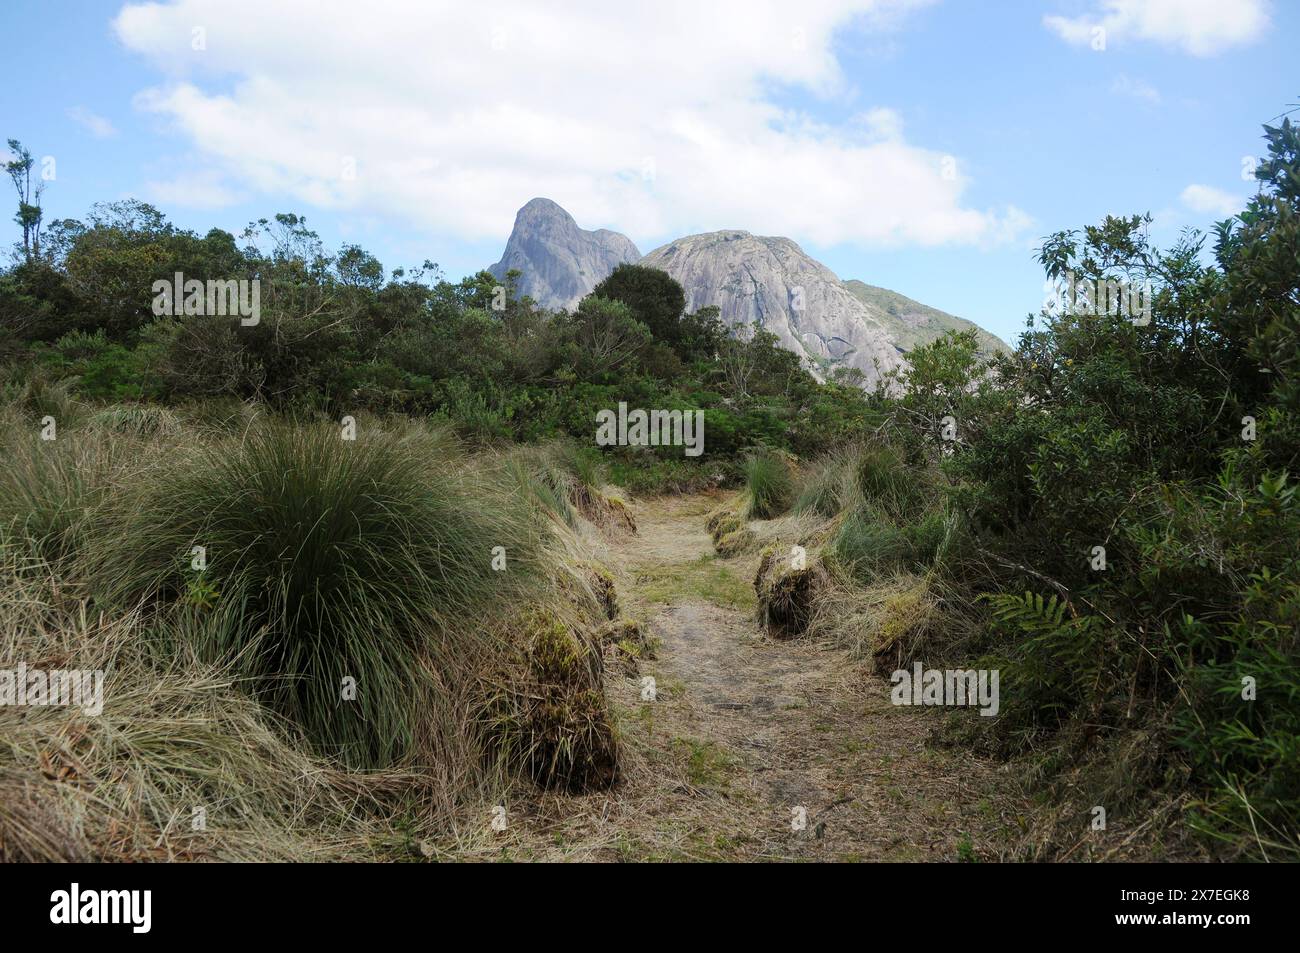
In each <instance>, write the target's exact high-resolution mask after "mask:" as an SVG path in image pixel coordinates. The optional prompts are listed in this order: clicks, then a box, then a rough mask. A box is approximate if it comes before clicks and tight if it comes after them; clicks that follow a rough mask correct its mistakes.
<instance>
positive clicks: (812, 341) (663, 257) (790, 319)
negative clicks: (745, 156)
mask: <svg viewBox="0 0 1300 953" xmlns="http://www.w3.org/2000/svg"><path fill="white" fill-rule="evenodd" d="M641 264H643V265H649V266H651V267H654V268H661V269H663V270H664V271H666V272H668V274H670V275H672V276H673V277H674V278H676V279H677V280H678V281H679V282H680V283H681V285H682V287H683V288H684V289H685V290H686V305H687V309H688V310H691V311H694V310H696V309H698V308H702V307H705V306H706V305H716V306H717V307H718V308H719V309H720V310H721V312H722V319H723V320H724V321H725V322H726V323H727V324H728V325H732V326H736V325H741V326H749V325H752V324H754V323H755V322H757V323H758V324H760V325H762V326H763V328H764V329H765V330H767V331H771V332H772V333H773V334H775V335H776V336H777V337H778V338H779V339H780V341H781V343H782V345H784V346H785V347H787V348H789V349H790V350H792V351H794V352H795V353H796V354H800V355H802V356H803V357H804V358H805V359H806V362H807V365H808V367H809V369H810V370H812V371H814V372H815V373H817V374H818V376H823V377H824V376H825V375H826V374H827V373H829V372H830V371H831V370H832V369H833V368H835V367H839V366H847V367H856V368H858V369H859V370H861V371H862V373H863V374H864V375H865V377H866V384H867V386H871V385H872V384H874V383H875V381H876V380H877V379H878V378H879V376H880V375H881V374H883V373H885V372H887V371H890V370H892V369H894V368H896V367H899V366H900V365H901V364H902V362H903V351H902V350H901V348H899V347H898V346H897V345H896V343H895V342H894V339H893V336H892V335H891V333H890V332H891V327H890V321H889V319H888V316H887V315H886V314H885V313H884V312H883V311H881V310H880V309H878V308H874V307H872V306H870V305H868V304H866V303H864V302H863V301H861V300H860V299H859V298H857V297H856V296H855V295H854V294H853V293H852V292H851V291H849V289H848V288H846V287H845V286H844V283H843V282H841V281H840V280H839V278H838V277H836V275H835V273H834V272H832V271H831V270H830V269H829V268H827V267H826V266H825V265H823V264H821V262H818V261H815V260H814V259H812V258H810V257H809V256H808V255H806V254H805V253H804V251H803V249H801V248H800V247H799V246H798V245H796V244H795V243H794V242H792V241H790V239H788V238H766V237H762V236H758V235H751V234H750V233H749V232H743V231H737V230H729V231H722V232H707V233H705V234H703V235H691V236H688V237H686V238H679V239H677V240H676V241H674V242H670V243H669V244H667V245H664V246H662V247H660V248H656V249H655V250H654V251H652V252H650V254H648V255H646V256H645V258H643V259H642V260H641Z"/></svg>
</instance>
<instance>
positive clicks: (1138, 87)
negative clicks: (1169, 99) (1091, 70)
mask: <svg viewBox="0 0 1300 953" xmlns="http://www.w3.org/2000/svg"><path fill="white" fill-rule="evenodd" d="M1110 91H1111V92H1112V93H1114V94H1115V95H1117V96H1127V97H1129V98H1130V99H1136V100H1139V101H1140V102H1144V103H1148V104H1149V105H1152V106H1159V105H1160V102H1161V96H1160V90H1158V89H1156V88H1155V87H1154V86H1152V85H1151V84H1150V83H1147V82H1145V81H1143V80H1140V79H1131V78H1130V77H1128V76H1125V75H1124V74H1123V73H1121V74H1120V75H1119V76H1116V77H1115V81H1114V82H1113V83H1111V84H1110Z"/></svg>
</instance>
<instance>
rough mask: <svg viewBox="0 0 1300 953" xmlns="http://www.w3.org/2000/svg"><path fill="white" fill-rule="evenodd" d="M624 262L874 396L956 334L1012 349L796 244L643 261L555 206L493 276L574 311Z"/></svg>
mask: <svg viewBox="0 0 1300 953" xmlns="http://www.w3.org/2000/svg"><path fill="white" fill-rule="evenodd" d="M623 262H639V263H640V264H643V265H648V266H650V267H653V268H660V269H662V270H664V271H666V272H668V274H670V275H672V276H673V277H674V278H676V279H677V281H678V282H680V283H681V285H682V288H683V289H684V290H685V292H686V306H687V308H688V310H691V311H695V310H698V309H699V308H703V307H706V306H708V305H715V306H717V307H718V309H719V310H720V312H721V315H722V319H723V320H724V321H725V322H726V323H727V324H728V325H731V326H733V327H734V326H743V327H749V326H752V325H753V323H754V322H756V321H757V322H758V323H759V324H761V325H762V326H763V328H765V329H766V330H768V331H771V332H772V333H773V334H775V335H776V336H777V338H779V339H780V341H781V343H782V344H783V345H784V346H785V347H787V348H789V349H790V350H792V351H794V352H795V353H797V354H800V355H802V356H803V357H804V358H805V362H806V364H807V366H808V368H809V369H810V370H811V371H813V373H815V374H817V376H818V377H822V378H824V377H826V376H828V375H829V374H830V373H831V372H833V371H834V370H835V369H836V368H839V367H851V368H857V369H858V370H860V371H861V372H862V374H863V376H864V378H865V383H866V386H868V387H870V386H872V385H873V384H874V383H875V382H876V380H877V379H878V378H879V377H880V375H881V374H883V373H886V372H888V371H890V370H893V369H895V368H897V367H900V366H902V364H903V363H904V362H905V360H906V358H905V355H906V353H907V352H908V351H910V350H911V349H912V348H914V347H917V346H919V345H921V344H925V343H927V342H929V341H933V340H935V339H936V338H938V337H940V336H942V335H943V334H944V333H945V332H946V331H948V330H965V329H968V328H974V329H975V330H976V331H977V332H978V335H979V338H980V342H981V345H982V347H983V349H984V350H985V351H986V352H990V353H991V352H993V351H996V350H1003V349H1005V348H1006V345H1005V344H1003V343H1002V341H1000V340H998V338H996V337H994V336H993V335H992V334H989V333H988V332H987V331H984V330H982V329H980V328H978V327H977V326H976V325H974V324H972V323H971V322H970V321H966V320H964V319H963V318H957V317H954V316H953V315H950V314H947V313H945V312H943V311H940V310H938V309H937V308H931V307H928V306H927V305H924V304H921V303H920V302H918V301H913V300H912V299H911V298H908V297H905V296H904V295H901V294H898V293H897V292H894V291H889V290H888V289H885V288H878V287H875V286H874V285H868V284H865V283H863V282H861V281H856V280H850V281H841V280H840V279H839V278H838V277H837V276H836V275H835V273H834V272H832V271H831V270H830V269H829V268H827V267H826V266H825V265H823V264H822V263H821V262H819V261H816V260H815V259H813V258H811V257H809V256H808V255H807V254H806V253H805V252H804V251H803V249H801V248H800V247H799V246H798V245H797V244H795V243H794V242H792V241H791V240H790V239H788V238H769V237H763V236H759V235H751V234H750V233H749V232H744V231H740V230H737V229H728V230H726V231H721V232H707V233H705V234H702V235H689V236H687V237H685V238H679V239H677V240H676V241H673V242H669V243H668V244H667V245H663V246H661V247H659V248H656V249H655V250H654V251H652V252H650V253H649V254H648V255H646V256H645V257H644V258H642V257H641V256H640V254H639V253H638V252H637V250H636V246H635V245H633V244H632V242H631V240H629V239H628V238H627V237H625V236H623V235H620V234H619V233H617V232H611V231H608V230H607V229H600V230H599V231H594V232H589V231H584V230H583V229H581V228H579V227H578V225H577V223H576V222H575V221H574V220H573V216H571V215H570V214H569V213H568V212H566V211H565V210H564V209H562V208H561V207H560V206H559V205H557V204H556V203H554V202H552V201H550V200H549V199H540V198H539V199H533V200H532V201H531V202H529V203H528V204H527V205H525V206H524V207H523V208H521V209H520V210H519V214H518V215H517V216H516V218H515V227H514V231H512V232H511V233H510V240H509V241H508V242H507V243H506V250H505V254H504V255H503V256H502V257H501V261H499V262H497V263H496V264H495V265H493V266H492V267H491V268H490V269H489V271H491V272H492V274H493V275H495V276H496V277H498V278H504V277H505V274H506V271H507V270H508V269H511V268H518V269H519V270H520V271H521V272H522V273H523V274H522V277H521V278H520V280H519V290H520V292H521V293H522V294H527V295H529V296H530V297H532V298H533V300H535V301H537V302H538V303H539V304H541V305H542V306H543V307H547V308H557V309H558V308H565V309H569V308H573V307H575V306H576V305H577V303H578V301H580V300H581V299H582V297H583V295H585V294H587V293H588V292H590V291H591V289H592V288H594V287H595V286H596V285H597V284H598V283H599V282H600V281H602V280H603V279H604V278H605V277H606V276H607V275H609V273H610V272H611V271H613V270H614V268H615V266H617V265H619V264H621V263H623Z"/></svg>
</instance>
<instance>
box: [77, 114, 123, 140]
mask: <svg viewBox="0 0 1300 953" xmlns="http://www.w3.org/2000/svg"><path fill="white" fill-rule="evenodd" d="M67 115H68V118H69V119H71V120H72V121H73V122H75V123H78V124H79V125H81V126H84V127H85V128H86V129H88V130H90V134H91V135H92V136H94V137H95V138H96V139H107V138H109V137H110V136H116V135H117V130H116V129H114V128H113V124H112V123H111V122H109V121H108V120H107V119H105V118H104V117H103V116H97V115H95V114H94V113H93V112H91V111H90V110H89V109H87V108H86V107H85V106H73V107H72V108H71V109H69V110H68V111H67Z"/></svg>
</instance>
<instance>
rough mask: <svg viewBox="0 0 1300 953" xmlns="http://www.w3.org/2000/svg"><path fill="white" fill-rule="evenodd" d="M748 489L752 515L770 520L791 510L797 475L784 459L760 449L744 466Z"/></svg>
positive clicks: (750, 513) (769, 451)
mask: <svg viewBox="0 0 1300 953" xmlns="http://www.w3.org/2000/svg"><path fill="white" fill-rule="evenodd" d="M745 487H746V489H747V490H748V491H749V515H750V516H752V517H755V518H757V519H771V518H773V517H775V516H780V515H781V514H782V513H784V512H786V511H787V510H789V509H790V506H791V504H792V503H793V502H794V475H793V474H792V472H791V466H790V463H789V462H788V461H787V460H786V459H785V458H784V457H782V456H781V455H779V454H777V453H775V452H773V451H771V450H767V449H760V450H758V451H755V452H754V453H753V454H751V455H750V457H749V459H748V460H747V461H746V462H745Z"/></svg>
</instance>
